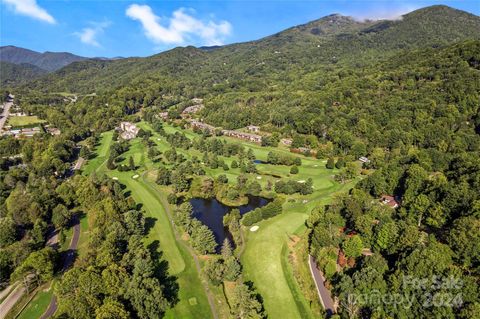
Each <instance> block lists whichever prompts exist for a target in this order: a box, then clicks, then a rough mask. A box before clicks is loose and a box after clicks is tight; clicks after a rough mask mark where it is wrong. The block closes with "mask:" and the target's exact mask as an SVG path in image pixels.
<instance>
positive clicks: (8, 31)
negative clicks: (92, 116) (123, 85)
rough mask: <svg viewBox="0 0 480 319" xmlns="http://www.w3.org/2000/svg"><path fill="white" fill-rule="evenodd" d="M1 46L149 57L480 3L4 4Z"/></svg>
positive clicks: (8, 0) (14, 0) (479, 9)
mask: <svg viewBox="0 0 480 319" xmlns="http://www.w3.org/2000/svg"><path fill="white" fill-rule="evenodd" d="M0 2H1V4H0V45H16V46H20V47H25V48H29V49H32V50H36V51H40V52H43V51H67V52H72V53H75V54H78V55H82V56H89V57H96V56H104V57H115V56H124V57H126V56H148V55H152V54H155V53H158V52H161V51H165V50H167V49H170V48H173V47H176V46H186V45H195V46H202V45H218V44H228V43H235V42H242V41H249V40H255V39H258V38H261V37H264V36H267V35H270V34H272V33H275V32H278V31H281V30H283V29H286V28H289V27H291V26H294V25H298V24H302V23H306V22H308V21H311V20H315V19H318V18H321V17H323V16H325V15H328V14H331V13H341V14H345V15H351V16H354V17H356V18H358V19H365V18H370V19H382V18H396V17H398V16H400V15H401V14H404V13H407V12H409V11H412V10H415V9H418V8H421V7H425V6H429V5H433V4H445V5H448V6H451V7H454V8H458V9H461V10H465V11H468V12H471V13H474V14H476V15H480V1H478V0H457V1H443V2H440V1H395V0H377V1H360V0H329V1H327V0H325V1H323V0H322V1H283V0H277V1H268V0H267V1H265V0H264V1H251V0H250V1H239V0H225V1H221V0H217V1H167V0H164V1H140V0H139V1H115V0H109V1H93V0H83V1H79V0H54V1H48V0H0Z"/></svg>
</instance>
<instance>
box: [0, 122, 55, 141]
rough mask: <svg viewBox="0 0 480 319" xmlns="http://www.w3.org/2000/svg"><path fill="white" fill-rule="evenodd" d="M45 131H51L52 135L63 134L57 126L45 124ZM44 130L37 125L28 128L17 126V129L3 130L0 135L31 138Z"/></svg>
mask: <svg viewBox="0 0 480 319" xmlns="http://www.w3.org/2000/svg"><path fill="white" fill-rule="evenodd" d="M44 128H45V131H46V132H47V133H49V134H50V135H52V136H57V135H60V134H61V131H60V130H59V129H58V128H56V127H49V126H48V125H45V127H44ZM42 132H43V130H42V129H41V128H40V127H38V126H36V127H26V128H17V129H12V128H8V127H7V130H6V131H4V132H1V134H0V135H3V136H13V137H15V138H31V137H33V136H34V135H35V134H39V133H42Z"/></svg>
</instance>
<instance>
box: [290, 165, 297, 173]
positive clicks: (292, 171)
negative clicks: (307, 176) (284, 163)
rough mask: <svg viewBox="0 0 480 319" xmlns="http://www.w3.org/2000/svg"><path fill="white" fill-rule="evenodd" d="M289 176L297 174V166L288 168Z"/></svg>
mask: <svg viewBox="0 0 480 319" xmlns="http://www.w3.org/2000/svg"><path fill="white" fill-rule="evenodd" d="M290 174H298V167H297V166H295V165H294V166H292V167H291V168H290Z"/></svg>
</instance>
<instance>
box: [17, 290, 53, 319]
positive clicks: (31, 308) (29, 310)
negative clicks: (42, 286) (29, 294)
mask: <svg viewBox="0 0 480 319" xmlns="http://www.w3.org/2000/svg"><path fill="white" fill-rule="evenodd" d="M52 296H53V290H52V289H51V288H49V289H48V290H42V291H39V292H38V293H37V294H36V295H35V297H34V298H33V299H32V301H30V303H29V304H28V306H27V307H26V308H25V309H24V310H23V311H22V312H21V313H20V315H19V316H18V317H17V318H18V319H32V318H40V316H41V315H42V314H43V313H44V312H45V310H47V307H48V304H49V303H50V300H51V299H52Z"/></svg>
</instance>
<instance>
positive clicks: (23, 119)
mask: <svg viewBox="0 0 480 319" xmlns="http://www.w3.org/2000/svg"><path fill="white" fill-rule="evenodd" d="M44 122H45V121H44V120H41V119H39V118H38V117H36V116H9V117H8V125H11V126H13V127H17V126H29V125H34V124H39V123H44Z"/></svg>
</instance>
